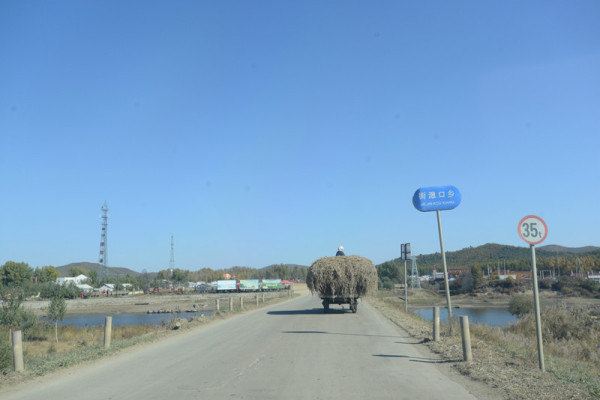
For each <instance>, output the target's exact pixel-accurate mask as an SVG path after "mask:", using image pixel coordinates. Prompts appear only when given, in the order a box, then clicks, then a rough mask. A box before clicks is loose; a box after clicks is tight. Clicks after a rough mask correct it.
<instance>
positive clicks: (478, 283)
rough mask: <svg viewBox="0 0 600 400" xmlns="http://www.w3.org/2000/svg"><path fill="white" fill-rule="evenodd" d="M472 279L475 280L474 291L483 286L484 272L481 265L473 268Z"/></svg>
mask: <svg viewBox="0 0 600 400" xmlns="http://www.w3.org/2000/svg"><path fill="white" fill-rule="evenodd" d="M471 278H472V280H473V291H475V290H477V289H479V288H481V287H482V286H483V271H481V267H480V266H479V264H476V265H473V266H472V267H471Z"/></svg>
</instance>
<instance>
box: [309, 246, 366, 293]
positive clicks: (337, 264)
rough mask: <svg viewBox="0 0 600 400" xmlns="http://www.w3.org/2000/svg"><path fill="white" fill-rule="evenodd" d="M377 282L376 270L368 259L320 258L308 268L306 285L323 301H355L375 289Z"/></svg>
mask: <svg viewBox="0 0 600 400" xmlns="http://www.w3.org/2000/svg"><path fill="white" fill-rule="evenodd" d="M377 279H378V278H377V270H376V269H375V267H374V266H373V263H372V262H371V260H369V259H367V258H364V257H360V256H338V257H323V258H319V259H318V260H317V261H315V262H314V263H313V264H312V265H311V266H310V268H308V273H307V276H306V284H307V285H308V288H309V289H310V291H311V292H312V293H317V294H318V295H319V296H320V297H322V298H327V297H329V298H331V297H343V298H358V297H361V296H364V295H366V294H367V293H369V292H370V291H373V290H375V289H377Z"/></svg>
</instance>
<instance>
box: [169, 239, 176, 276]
mask: <svg viewBox="0 0 600 400" xmlns="http://www.w3.org/2000/svg"><path fill="white" fill-rule="evenodd" d="M169 268H170V269H171V271H173V268H175V242H174V241H173V235H171V257H170V258H169Z"/></svg>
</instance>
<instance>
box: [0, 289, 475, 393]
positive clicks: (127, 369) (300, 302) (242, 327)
mask: <svg viewBox="0 0 600 400" xmlns="http://www.w3.org/2000/svg"><path fill="white" fill-rule="evenodd" d="M414 341H415V339H414V338H410V337H409V336H407V335H406V334H405V333H403V332H402V331H400V330H399V329H398V328H397V327H396V326H395V325H393V324H392V323H391V322H389V321H388V320H387V319H385V318H384V317H382V316H381V315H380V314H378V313H377V312H376V311H375V310H373V309H372V308H371V307H370V306H369V305H368V304H366V303H365V302H362V303H360V304H359V309H358V313H357V314H352V313H350V312H344V313H339V312H335V309H334V311H333V312H332V313H328V314H324V313H323V311H322V308H321V305H320V302H319V300H318V299H317V298H315V297H312V296H303V297H300V298H296V299H292V300H290V301H287V302H285V303H280V304H277V305H273V306H270V307H267V308H263V309H259V310H256V311H252V312H249V313H247V314H242V315H238V316H234V317H232V318H229V319H226V320H223V321H218V322H215V323H213V324H210V325H208V326H204V327H200V328H197V329H194V330H190V331H189V332H185V333H182V334H180V335H176V336H174V337H171V338H168V339H165V340H162V341H160V342H156V343H152V344H149V345H148V346H146V347H142V348H139V349H133V350H131V351H126V352H124V353H121V354H118V355H116V356H114V357H110V358H107V359H104V360H101V361H99V362H96V363H93V364H90V365H88V366H85V367H80V368H78V369H74V368H73V369H70V370H69V371H68V372H62V373H58V374H55V375H51V376H47V377H43V378H40V379H38V380H36V381H33V382H29V383H27V384H24V385H20V386H18V387H15V388H12V389H11V390H9V391H8V392H4V393H1V394H0V398H2V399H6V400H9V399H28V400H29V399H44V400H59V399H60V400H67V399H73V400H81V399H86V400H93V399H144V400H152V399H311V400H312V399H327V400H330V399H339V400H342V399H343V400H348V399H360V400H367V399H411V400H415V399H435V398H438V399H444V400H452V399H461V400H464V399H475V397H474V396H473V395H472V394H470V393H469V391H468V390H467V389H466V388H465V387H463V386H461V385H460V384H458V383H456V382H454V381H453V380H451V379H450V378H448V377H447V376H446V375H444V374H443V373H442V372H441V370H440V369H439V368H438V366H437V365H436V360H435V358H434V357H433V356H431V355H425V356H424V355H423V354H424V353H422V351H423V350H418V349H417V347H416V346H415V345H414V344H413V343H414Z"/></svg>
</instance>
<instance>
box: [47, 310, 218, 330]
mask: <svg viewBox="0 0 600 400" xmlns="http://www.w3.org/2000/svg"><path fill="white" fill-rule="evenodd" d="M201 315H205V316H208V315H212V311H203V312H181V313H173V314H168V313H164V314H142V313H122V314H114V315H113V316H112V324H113V326H128V325H160V324H162V323H163V322H165V323H167V322H169V321H171V320H172V319H173V318H186V319H188V318H195V317H200V316H201ZM42 319H43V320H45V321H48V319H47V318H42ZM59 325H60V326H76V327H79V328H82V327H86V326H102V325H104V315H102V314H71V315H67V316H65V319H63V320H62V322H60V323H59Z"/></svg>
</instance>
